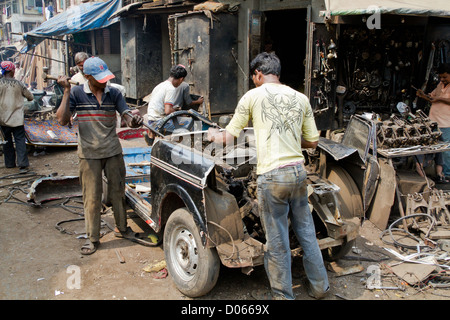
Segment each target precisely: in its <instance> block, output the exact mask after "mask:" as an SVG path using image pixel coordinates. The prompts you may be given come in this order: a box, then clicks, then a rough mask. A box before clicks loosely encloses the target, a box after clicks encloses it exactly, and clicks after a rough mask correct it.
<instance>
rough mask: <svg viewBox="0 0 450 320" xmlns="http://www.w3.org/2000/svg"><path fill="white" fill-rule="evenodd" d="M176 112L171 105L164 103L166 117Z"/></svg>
mask: <svg viewBox="0 0 450 320" xmlns="http://www.w3.org/2000/svg"><path fill="white" fill-rule="evenodd" d="M175 111H177V109H175V107H174V105H173V104H172V103H164V113H165V114H166V116H167V115H169V114H171V113H173V112H175Z"/></svg>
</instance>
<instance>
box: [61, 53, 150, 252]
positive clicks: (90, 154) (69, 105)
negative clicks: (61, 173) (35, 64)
mask: <svg viewBox="0 0 450 320" xmlns="http://www.w3.org/2000/svg"><path fill="white" fill-rule="evenodd" d="M83 71H84V73H85V76H86V78H87V80H88V82H86V83H85V84H83V85H80V86H75V87H73V88H72V89H71V86H70V84H69V81H68V79H69V78H68V77H66V76H61V77H59V79H58V84H60V85H61V86H62V87H63V88H64V95H63V98H62V102H61V106H60V107H59V108H58V110H57V112H56V116H57V118H58V121H59V123H60V124H61V125H68V124H69V125H70V118H71V115H72V113H74V112H76V113H77V116H78V131H79V132H78V156H79V158H80V183H81V186H82V191H83V203H84V215H85V224H86V234H87V236H88V239H87V241H86V243H85V244H84V245H83V246H82V247H81V250H80V252H81V254H85V255H86V254H92V253H94V252H95V251H96V250H97V247H98V245H99V240H100V221H101V210H102V193H103V190H102V186H103V183H102V182H103V181H102V172H104V173H105V176H106V178H107V180H108V199H111V203H112V209H113V212H114V219H115V223H116V230H115V234H116V236H118V237H124V238H131V237H134V234H133V231H132V230H131V228H129V227H128V226H127V217H126V210H125V163H124V160H123V156H122V146H121V144H120V141H119V138H118V136H117V133H116V122H117V121H116V112H119V114H120V115H121V116H124V118H125V120H126V122H127V124H128V126H129V127H132V128H136V127H139V126H141V125H142V117H141V116H139V115H134V116H133V115H132V114H131V113H130V109H129V107H128V106H127V104H126V102H125V99H124V98H123V96H122V94H121V93H120V91H119V90H117V89H116V88H113V87H109V86H107V85H106V83H107V82H108V80H111V79H113V78H114V75H113V74H112V72H111V71H109V69H108V66H107V65H106V63H105V62H104V61H103V60H102V59H100V58H98V57H92V58H89V59H87V60H86V61H85V62H84V66H83Z"/></svg>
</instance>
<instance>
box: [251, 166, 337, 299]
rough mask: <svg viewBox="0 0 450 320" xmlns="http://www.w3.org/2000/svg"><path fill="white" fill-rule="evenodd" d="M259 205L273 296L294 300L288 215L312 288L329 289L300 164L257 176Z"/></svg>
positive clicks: (324, 290)
mask: <svg viewBox="0 0 450 320" xmlns="http://www.w3.org/2000/svg"><path fill="white" fill-rule="evenodd" d="M257 181H258V202H259V212H260V215H261V219H262V223H263V226H264V231H265V234H266V240H267V241H266V252H265V254H264V267H265V269H266V273H267V276H268V278H269V281H270V286H271V288H272V292H273V294H274V296H277V297H282V298H286V299H294V298H295V297H294V293H293V290H292V274H291V250H290V247H289V222H288V215H289V212H290V210H291V211H292V216H291V224H292V228H293V230H294V232H295V235H296V237H297V239H298V241H299V242H300V246H301V247H302V249H303V266H304V268H305V272H306V276H307V277H308V280H309V282H310V285H311V287H312V289H313V290H314V291H315V292H318V293H324V292H326V291H327V290H328V289H329V283H328V276H327V271H326V269H325V265H324V262H323V258H322V253H321V251H320V249H319V244H318V242H317V238H316V231H315V227H314V221H313V217H312V214H311V211H310V209H309V205H308V193H307V184H306V171H305V169H304V168H303V166H302V165H298V166H291V167H285V168H278V169H275V170H272V171H270V172H268V173H265V174H262V175H259V176H258V180H257Z"/></svg>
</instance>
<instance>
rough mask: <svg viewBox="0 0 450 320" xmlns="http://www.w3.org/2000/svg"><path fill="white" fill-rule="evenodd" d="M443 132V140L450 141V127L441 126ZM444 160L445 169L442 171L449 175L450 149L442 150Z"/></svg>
mask: <svg viewBox="0 0 450 320" xmlns="http://www.w3.org/2000/svg"><path fill="white" fill-rule="evenodd" d="M439 129H440V130H441V132H442V136H441V140H443V141H444V142H450V128H439ZM442 162H443V166H442V167H443V170H442V173H443V174H444V175H445V176H447V177H449V176H450V151H444V152H442Z"/></svg>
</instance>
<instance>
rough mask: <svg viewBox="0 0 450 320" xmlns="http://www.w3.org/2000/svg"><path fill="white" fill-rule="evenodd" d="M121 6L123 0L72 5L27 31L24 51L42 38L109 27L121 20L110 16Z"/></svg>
mask: <svg viewBox="0 0 450 320" xmlns="http://www.w3.org/2000/svg"><path fill="white" fill-rule="evenodd" d="M120 8H122V0H108V1H105V2H88V3H83V4H81V5H79V6H72V7H70V8H69V9H67V10H66V11H64V12H62V13H60V14H58V15H56V16H54V17H53V18H51V19H49V20H47V21H45V22H43V23H42V24H41V25H40V26H39V27H37V28H36V29H33V30H31V31H30V32H27V33H26V34H25V35H24V39H25V40H26V42H27V44H28V45H27V47H26V48H24V49H23V50H22V51H28V50H30V49H32V48H33V47H35V46H36V45H37V44H39V43H40V42H41V41H42V40H44V39H45V38H48V37H51V36H62V35H67V34H73V33H78V32H84V31H90V30H95V29H100V28H105V27H108V26H110V25H112V24H114V23H116V22H118V21H119V19H118V18H116V19H111V20H109V19H108V18H109V17H111V15H112V14H113V13H114V12H116V11H117V10H119V9H120Z"/></svg>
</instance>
